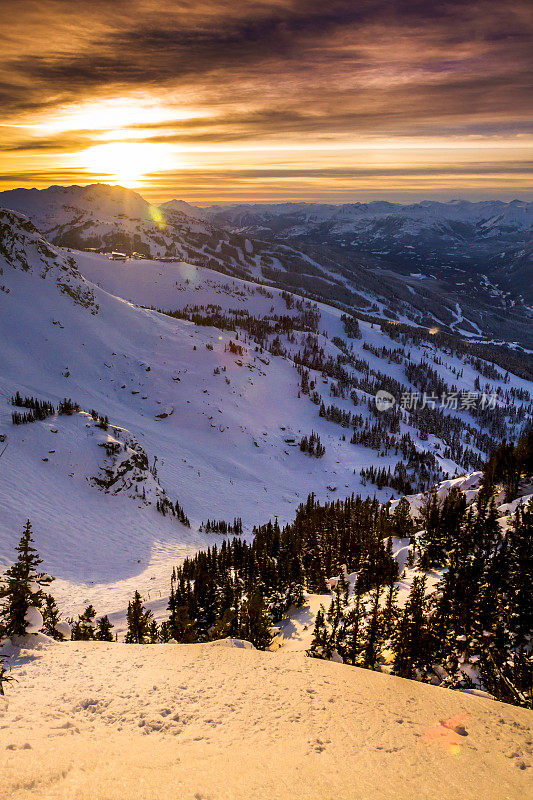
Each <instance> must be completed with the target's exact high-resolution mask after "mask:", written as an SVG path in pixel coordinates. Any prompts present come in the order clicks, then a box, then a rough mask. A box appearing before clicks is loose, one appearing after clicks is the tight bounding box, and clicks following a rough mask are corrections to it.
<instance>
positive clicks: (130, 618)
mask: <svg viewBox="0 0 533 800" xmlns="http://www.w3.org/2000/svg"><path fill="white" fill-rule="evenodd" d="M126 619H127V622H128V631H127V633H126V639H125V641H126V642H127V643H128V644H145V642H146V640H147V638H148V636H149V628H150V624H151V622H152V612H151V611H147V610H145V608H144V606H143V604H142V599H141V595H140V594H139V592H138V591H136V592H135V594H134V595H133V600H132V601H131V602H130V603H128V613H127V615H126Z"/></svg>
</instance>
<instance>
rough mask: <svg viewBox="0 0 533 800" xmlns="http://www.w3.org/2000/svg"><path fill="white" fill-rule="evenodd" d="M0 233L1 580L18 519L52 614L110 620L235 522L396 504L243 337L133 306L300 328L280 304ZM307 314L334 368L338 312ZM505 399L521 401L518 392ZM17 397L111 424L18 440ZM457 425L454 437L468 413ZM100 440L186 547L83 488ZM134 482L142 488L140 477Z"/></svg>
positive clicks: (379, 458) (444, 370) (144, 263)
mask: <svg viewBox="0 0 533 800" xmlns="http://www.w3.org/2000/svg"><path fill="white" fill-rule="evenodd" d="M0 225H1V227H0V230H1V231H2V237H3V238H2V255H1V265H0V267H1V269H2V276H1V278H0V282H1V286H0V289H1V291H0V337H1V340H2V342H3V345H4V346H3V347H2V349H1V351H0V376H1V378H2V382H1V388H0V436H1V437H2V438H4V437H5V442H4V443H3V444H2V448H3V447H4V446H5V445H6V444H7V450H6V452H5V454H4V455H3V456H2V459H1V461H0V503H1V509H2V514H1V517H0V568H2V567H3V566H5V565H7V564H8V563H9V561H10V559H11V558H12V556H13V552H14V547H15V544H16V542H17V541H18V536H19V533H20V530H21V526H22V524H23V522H24V521H25V519H26V518H27V517H29V518H30V519H31V520H32V522H33V525H34V530H35V538H36V543H37V546H38V548H39V550H40V552H41V554H42V555H43V557H44V558H45V563H46V568H47V569H48V570H49V571H50V572H51V573H52V574H53V575H55V576H56V578H57V579H58V580H57V582H56V584H55V585H54V591H55V594H56V596H57V598H58V601H59V603H60V605H61V607H62V610H63V612H64V613H65V614H70V613H75V612H78V611H79V610H80V609H81V607H82V606H83V605H84V604H86V602H88V601H91V602H93V604H94V605H95V607H96V608H97V611H98V613H106V612H108V613H113V612H116V613H117V614H118V615H119V616H120V615H121V614H123V610H124V608H125V606H126V604H127V600H128V599H129V597H130V596H131V594H132V593H133V591H134V590H135V589H136V588H138V589H139V590H140V591H142V593H143V596H144V597H145V598H147V599H148V600H150V601H151V600H158V599H159V598H162V599H164V598H165V596H166V595H167V592H168V581H169V575H170V570H171V567H172V565H173V564H174V563H176V561H177V560H179V559H181V558H182V557H183V556H184V555H185V554H187V553H190V552H193V551H195V550H196V549H198V548H199V547H202V546H207V545H209V544H211V543H212V542H213V541H216V537H214V536H213V535H210V536H208V535H206V534H203V533H200V532H199V530H198V529H199V526H200V524H201V522H203V521H205V520H206V519H208V518H209V519H225V520H227V521H231V520H233V518H234V517H235V516H240V517H242V519H243V522H244V526H245V533H246V534H247V535H249V534H250V532H251V528H252V526H253V525H254V524H261V523H264V522H265V521H266V520H268V519H269V518H273V517H275V516H277V517H278V519H279V521H280V523H283V522H286V521H288V520H290V519H292V517H293V515H294V511H295V509H296V507H297V506H298V505H299V503H300V502H301V501H302V500H304V499H305V498H306V497H307V495H308V494H309V493H310V492H315V494H316V495H317V497H318V498H319V499H321V500H326V499H331V498H333V497H345V496H346V495H347V494H351V493H352V491H355V492H362V493H363V494H369V495H374V494H376V495H377V496H378V497H379V498H380V499H382V500H385V499H388V498H390V497H391V496H392V495H395V496H397V492H394V491H393V490H391V489H390V488H384V489H382V490H378V489H377V487H376V486H375V485H374V484H368V485H367V486H364V485H363V484H362V483H361V481H360V478H359V471H360V469H361V468H367V467H369V466H372V465H379V466H384V467H387V466H391V468H392V467H393V466H394V464H395V463H396V461H397V460H398V457H397V456H395V455H393V454H392V453H390V454H388V455H383V454H381V455H378V453H376V451H375V450H373V449H371V448H370V447H363V446H362V445H354V444H351V443H350V441H349V438H350V431H349V430H347V429H346V428H343V427H341V426H340V425H337V424H336V423H334V422H331V421H328V420H326V419H324V418H322V417H320V416H319V414H318V408H317V406H316V405H315V404H313V403H312V402H311V401H310V399H309V397H308V396H306V395H305V394H301V396H298V395H299V389H300V377H299V375H298V372H297V369H296V367H295V365H294V363H293V362H292V361H291V360H290V359H289V358H284V357H283V356H272V355H271V354H270V353H268V352H263V353H261V352H258V350H257V349H256V345H255V343H253V342H251V341H248V340H247V338H246V337H244V338H243V335H242V332H241V336H240V340H239V341H240V343H241V345H242V346H243V347H244V351H243V355H234V354H232V353H230V352H229V351H228V350H227V346H228V345H229V342H230V341H231V340H232V339H234V338H235V333H234V332H232V331H221V330H218V329H217V328H212V327H205V326H201V327H199V326H195V325H193V324H192V323H190V322H188V321H186V320H180V319H174V318H171V317H168V316H165V315H162V314H158V313H156V312H154V311H150V310H147V309H145V308H140V307H139V306H138V305H134V303H135V304H142V305H144V306H156V307H161V308H165V309H167V310H175V309H184V308H187V307H189V308H192V307H193V306H195V305H198V306H199V305H207V304H210V303H215V304H218V305H219V306H220V307H221V309H223V310H224V311H226V312H229V311H230V310H231V309H240V310H241V311H247V312H248V313H250V314H253V315H256V316H257V317H261V318H270V319H273V318H274V317H276V316H278V317H281V316H283V315H286V316H293V317H294V318H295V319H296V318H297V316H298V312H297V310H296V309H295V307H291V308H289V307H288V305H287V301H286V297H284V296H283V295H282V293H281V292H280V291H279V290H278V289H274V288H270V287H268V288H265V287H262V286H258V285H256V284H253V283H251V282H249V281H242V280H239V279H237V278H230V277H228V276H224V275H221V274H220V273H218V272H213V271H211V270H209V269H207V268H203V267H197V266H194V265H191V264H187V263H163V262H159V261H149V260H139V261H135V260H128V261H127V262H124V263H120V262H118V263H117V262H110V261H109V260H108V259H107V258H105V256H103V255H101V254H96V253H78V252H72V253H68V252H66V251H64V250H61V248H57V247H54V246H52V245H49V244H48V243H47V242H45V241H44V240H43V239H42V238H41V237H40V236H39V234H38V233H37V232H36V231H35V230H34V229H33V228H32V226H31V224H29V223H28V222H27V221H25V220H24V219H23V218H19V217H16V216H15V215H13V214H10V213H4V214H3V216H2V217H0ZM97 284H100V285H97ZM306 303H307V301H306ZM305 308H307V309H311V310H312V309H313V308H315V307H314V306H313V305H312V304H311V303H307V305H305ZM315 310H316V313H317V314H319V320H320V321H319V325H318V328H319V332H318V333H317V334H313V336H314V337H315V339H316V341H317V343H318V345H319V346H320V347H322V348H323V349H324V352H325V353H326V355H331V356H332V357H333V358H334V359H335V358H337V356H339V355H341V351H340V350H339V349H338V347H337V346H336V345H335V344H334V343H333V342H332V338H333V337H334V336H339V337H342V336H344V332H343V331H344V329H343V324H342V322H341V320H340V315H341V312H340V311H339V310H338V309H335V308H331V307H329V306H325V305H320V306H317V307H316V308H315ZM361 328H362V333H363V338H362V339H360V340H352V344H353V348H354V350H353V352H354V354H355V355H356V356H361V357H364V358H365V359H366V360H367V361H368V363H369V364H370V366H371V367H372V368H374V369H376V370H377V371H381V372H382V373H384V374H388V375H390V376H392V377H395V378H397V379H398V380H405V375H404V373H403V367H402V366H401V365H400V364H398V363H394V362H391V361H390V360H389V359H388V357H387V356H386V355H385V356H379V355H376V353H375V352H374V351H375V350H376V348H379V347H382V346H386V347H388V348H393V347H395V343H394V342H393V341H392V340H391V339H390V338H389V337H388V336H387V335H386V334H385V333H384V332H383V331H381V330H380V328H379V326H377V325H375V326H371V325H370V324H369V323H362V324H361ZM306 335H307V334H305V335H304V334H297V336H296V339H295V341H294V342H293V343H290V342H289V341H288V340H287V339H286V338H284V339H283V342H284V345H285V346H286V347H287V349H288V351H289V352H290V353H292V352H294V351H295V350H296V349H297V348H298V347H300V346H301V344H300V339H301V338H304V336H306ZM363 345H365V346H367V347H371V348H373V350H372V351H370V350H364V349H363ZM434 355H436V353H435V352H434V351H433V349H432V348H431V347H430V346H426V345H420V346H414V345H413V347H411V348H410V356H411V359H412V360H413V361H416V360H423V359H430V358H433V356H434ZM441 355H442V363H439V364H435V365H434V366H435V369H436V370H437V371H438V372H439V374H440V375H441V376H442V377H443V378H445V379H446V381H448V382H454V383H457V385H458V388H460V389H465V390H471V389H472V388H473V386H474V381H475V379H476V377H480V376H479V374H478V372H477V371H476V369H475V368H474V367H473V366H472V365H471V364H468V363H466V362H464V360H463V361H461V360H458V359H456V358H455V357H452V356H451V355H449V356H447V355H446V354H441ZM459 368H460V369H461V370H462V377H461V378H460V379H459V378H458V377H457V374H458V370H459ZM311 377H313V378H314V379H315V380H316V382H317V387H318V390H319V391H320V394H321V396H322V397H323V399H324V401H325V403H326V404H327V403H329V402H333V403H334V404H336V405H337V406H339V407H341V408H343V409H344V410H345V411H349V410H352V411H357V413H360V414H361V415H362V416H364V417H365V418H369V419H370V420H371V419H372V418H373V417H372V415H371V414H370V411H369V409H368V407H367V406H368V403H369V402H372V397H371V396H370V395H368V396H366V395H365V394H364V392H360V393H358V394H359V395H360V397H359V406H358V407H357V408H355V407H354V403H353V402H352V400H350V399H349V397H345V398H342V397H331V392H332V391H333V383H334V382H333V381H332V380H330V379H324V378H323V377H322V375H321V373H320V372H318V371H313V370H311ZM481 377H482V376H481ZM490 383H491V385H492V386H493V387H498V386H499V387H500V388H501V389H502V390H505V389H506V388H508V386H509V384H504V383H503V382H502V381H501V380H497V379H494V380H491V382H490ZM482 385H485V379H483V378H482ZM510 385H512V386H513V387H515V388H517V389H522V390H524V391H525V390H527V389H528V387H529V388H530V386H529V384H528V382H526V381H523V380H521V379H519V378H516V377H514V376H512V382H511V384H510ZM16 391H20V392H21V394H22V395H33V396H36V397H38V398H39V399H41V400H48V401H51V402H53V403H54V404H55V405H57V404H58V402H59V401H60V400H61V399H62V398H63V397H70V398H72V400H74V401H75V402H77V403H79V405H80V406H81V408H82V410H84V411H86V412H88V411H90V410H91V409H96V411H97V412H98V413H99V414H101V415H106V416H107V417H108V418H109V420H110V423H111V425H110V429H109V431H108V432H107V433H105V435H104V433H103V432H102V431H101V430H100V429H98V428H97V427H96V426H95V425H94V423H93V422H92V421H91V420H90V419H88V418H87V416H86V415H84V414H74V415H73V416H71V417H65V416H57V415H54V416H53V417H50V418H49V419H47V420H45V421H42V422H34V423H31V424H28V425H22V426H14V425H12V423H11V413H12V411H13V410H14V408H13V406H12V405H11V404H10V402H9V400H10V398H11V396H12V395H14V394H15V393H16ZM517 405H518V406H519V405H520V403H518V404H517ZM526 405H527V403H526ZM459 414H462V415H463V417H464V418H465V421H466V413H465V412H459ZM311 430H315V431H317V432H318V433H319V434H320V436H321V439H322V441H323V443H324V444H325V446H326V454H325V456H324V457H323V458H321V459H314V458H310V457H309V456H307V455H305V454H304V453H301V452H300V450H299V448H298V447H297V446H295V445H296V443H297V442H298V441H299V440H300V438H301V437H302V435H304V434H309V433H310V432H311ZM402 430H404V431H410V433H411V434H412V436H413V437H414V439H415V441H417V442H418V444H417V446H418V447H419V448H420V449H421V450H424V449H426V450H427V449H429V450H431V451H434V452H435V453H436V454H437V455H438V462H439V464H440V467H441V468H442V469H443V470H444V472H445V473H451V474H452V475H453V474H454V473H455V472H456V471H457V470H459V469H460V467H459V465H458V464H456V463H454V462H453V461H451V460H450V459H449V458H445V457H444V455H443V452H444V448H443V445H442V443H439V442H438V441H437V440H436V438H435V437H433V436H431V437H430V438H429V439H428V440H426V441H423V440H421V439H419V438H417V434H416V431H414V430H413V429H412V428H410V427H409V426H408V425H407V424H404V423H402ZM99 437H100V438H99ZM343 437H344V438H343ZM101 438H102V439H105V441H108V440H110V441H111V440H114V439H117V440H118V442H119V445H120V446H124V444H127V446H128V447H131V445H132V444H133V446H134V447H140V448H142V450H143V452H144V453H145V454H146V459H147V462H148V465H149V467H150V469H153V467H154V465H155V467H156V471H157V480H158V486H159V487H160V491H161V492H162V493H164V495H165V496H166V497H168V498H169V499H170V501H172V502H175V501H176V500H178V501H179V503H180V504H181V506H182V507H183V508H184V511H185V513H186V514H187V516H188V517H189V518H190V520H191V523H192V527H191V529H188V528H185V527H183V526H182V525H181V524H180V523H179V522H178V521H177V520H176V519H175V518H169V517H163V516H162V515H161V514H159V513H158V512H157V510H156V508H155V505H156V502H154V500H155V501H156V500H157V497H156V496H155V494H154V495H153V497H152V502H151V503H150V504H148V505H146V504H145V503H144V502H142V500H141V494H142V492H137V493H135V492H132V491H129V490H128V489H127V488H126V489H124V490H121V491H120V492H118V493H117V492H109V493H107V494H106V493H105V492H103V491H102V490H101V488H99V487H98V486H97V485H95V484H96V482H95V480H94V478H95V477H98V476H100V477H101V476H102V474H103V473H102V470H103V469H105V467H106V464H107V466H108V467H109V464H108V458H107V456H106V453H105V450H104V449H103V448H102V447H100V446H99V445H101V444H104V443H105V442H104V441H101V440H100V439H101ZM287 440H289V442H288V441H287ZM128 443H129V444H128ZM437 446H438V447H437ZM119 449H120V448H119ZM52 451H53V452H52ZM142 477H143V481H144V484H146V485H147V486H148V484H150V482H151V481H152V484H153V477H152V475H151V473H150V472H149V471H147V470H146V469H144V471H143V475H142ZM152 484H150V485H151V486H152V489H153V491H154V492H156V489H155V488H154V486H155V484H153V485H152ZM142 485H143V483H141V484H139V486H140V487H141V486H142ZM129 488H130V489H131V486H130V487H129ZM157 491H159V490H157ZM156 493H157V492H156ZM148 494H149V495H150V492H148Z"/></svg>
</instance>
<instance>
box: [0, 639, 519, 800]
mask: <svg viewBox="0 0 533 800" xmlns="http://www.w3.org/2000/svg"><path fill="white" fill-rule="evenodd" d="M228 644H231V643H229V642H226V641H223V642H219V643H212V644H205V645H153V646H144V647H143V646H139V645H137V646H136V645H121V644H105V643H96V642H72V643H54V642H51V641H50V640H45V637H40V639H39V641H37V642H35V643H34V644H33V645H31V644H30V645H29V646H26V647H24V648H23V649H21V650H17V649H15V651H14V671H13V674H14V676H16V678H17V679H18V681H19V682H18V683H16V684H12V685H11V686H10V688H9V696H6V698H0V749H1V751H2V752H3V753H4V754H5V757H4V758H3V759H2V761H1V762H0V787H1V788H0V795H1V796H2V798H6V800H7V798H8V797H9V798H10V800H29V798H38V800H67V798H68V800H71V798H74V797H76V798H78V799H79V800H85V798H91V800H93V798H95V797H98V798H99V800H115V798H131V800H133V798H135V800H149V799H150V800H151V798H154V797H167V796H174V795H175V796H179V797H180V798H191V799H192V798H196V799H197V800H199V798H204V799H205V800H207V798H211V799H212V800H252V798H253V799H254V800H255V799H257V800H259V798H265V797H275V798H278V799H279V800H295V798H308V800H323V798H325V797H328V798H329V797H331V798H333V797H335V798H346V800H363V799H364V800H412V798H414V797H416V798H420V800H434V798H436V797H442V798H446V800H448V798H450V800H451V798H457V797H461V798H463V800H478V799H479V798H480V797H483V798H485V799H486V800H517V798H519V797H526V796H527V794H528V791H529V789H530V787H531V770H532V769H533V765H532V764H533V762H532V751H531V712H530V711H527V710H525V709H520V708H514V707H512V706H507V705H505V704H502V703H495V702H494V701H491V700H487V699H485V698H479V697H475V696H472V695H468V694H460V693H459V692H452V691H449V690H446V689H439V688H436V687H433V686H428V685H425V684H414V683H412V682H410V681H406V680H402V679H401V678H393V677H390V676H386V675H380V674H378V673H375V672H370V671H367V670H360V669H357V668H353V667H346V666H343V665H340V664H333V663H331V662H324V661H316V660H314V659H302V658H301V656H300V655H299V654H297V653H296V654H292V653H261V652H259V651H257V650H253V649H242V648H240V647H238V646H233V647H232V646H228ZM235 644H237V645H238V644H239V643H238V642H237V643H235Z"/></svg>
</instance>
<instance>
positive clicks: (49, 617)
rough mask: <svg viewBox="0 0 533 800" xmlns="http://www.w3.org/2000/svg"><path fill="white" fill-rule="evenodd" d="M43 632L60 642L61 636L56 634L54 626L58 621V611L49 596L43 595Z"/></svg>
mask: <svg viewBox="0 0 533 800" xmlns="http://www.w3.org/2000/svg"><path fill="white" fill-rule="evenodd" d="M42 613H43V623H44V624H43V631H44V632H45V633H46V634H47V635H48V636H51V637H52V638H53V639H57V640H62V639H63V636H62V635H61V634H60V633H58V632H57V630H56V626H57V623H58V622H59V620H60V617H59V609H58V607H57V605H56V602H55V600H54V598H53V597H52V595H51V594H45V596H44V606H43V611H42Z"/></svg>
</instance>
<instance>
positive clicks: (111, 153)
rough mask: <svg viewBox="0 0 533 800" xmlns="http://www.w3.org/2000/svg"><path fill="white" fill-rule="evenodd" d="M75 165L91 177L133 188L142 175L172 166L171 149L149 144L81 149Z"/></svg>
mask: <svg viewBox="0 0 533 800" xmlns="http://www.w3.org/2000/svg"><path fill="white" fill-rule="evenodd" d="M76 162H77V166H79V167H81V168H82V169H84V170H87V172H90V173H91V174H92V175H97V176H99V177H102V178H106V180H108V181H111V182H114V181H116V182H117V183H120V184H122V185H123V186H129V187H134V186H137V185H139V183H141V182H142V177H143V176H144V175H147V174H150V173H152V172H160V171H161V170H165V169H171V168H172V167H174V166H175V164H174V163H173V162H174V159H173V154H172V151H171V148H169V147H168V146H166V145H163V144H152V143H149V142H108V143H106V144H97V145H94V146H93V147H89V148H87V150H83V151H82V152H81V153H79V154H77V156H76Z"/></svg>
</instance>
